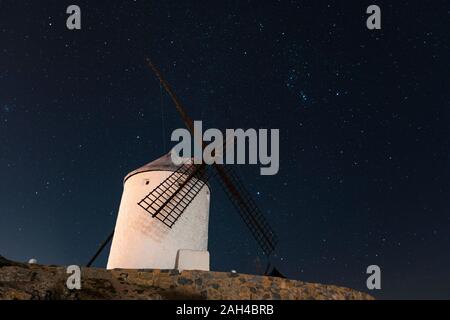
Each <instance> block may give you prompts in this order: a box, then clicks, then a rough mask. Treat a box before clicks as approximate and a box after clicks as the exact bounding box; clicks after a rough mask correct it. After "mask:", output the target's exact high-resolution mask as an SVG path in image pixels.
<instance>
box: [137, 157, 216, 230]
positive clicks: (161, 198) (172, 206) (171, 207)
mask: <svg viewBox="0 0 450 320" xmlns="http://www.w3.org/2000/svg"><path fill="white" fill-rule="evenodd" d="M207 173H208V172H207V170H206V166H205V165H195V164H191V163H184V164H182V165H181V166H180V167H179V168H178V169H177V170H176V171H174V172H173V173H172V174H171V175H170V176H169V177H168V178H167V179H165V180H164V181H163V182H161V183H160V184H159V185H158V186H157V187H156V188H155V189H153V190H152V191H151V192H150V193H148V194H147V196H145V198H143V199H142V200H141V201H139V202H138V205H139V206H140V207H141V208H143V209H144V210H145V211H147V212H148V213H149V214H150V215H151V216H152V217H153V218H156V219H158V220H160V221H161V222H162V223H164V224H165V225H166V226H168V227H169V228H172V227H173V225H174V224H175V222H177V220H178V219H179V218H180V216H181V215H182V214H183V212H184V211H185V210H186V208H187V207H188V206H189V204H190V203H191V202H192V201H193V200H194V198H195V197H196V196H197V195H198V194H199V192H200V191H201V190H202V188H203V187H204V186H205V184H206V183H207V180H208V178H209V175H208V174H207Z"/></svg>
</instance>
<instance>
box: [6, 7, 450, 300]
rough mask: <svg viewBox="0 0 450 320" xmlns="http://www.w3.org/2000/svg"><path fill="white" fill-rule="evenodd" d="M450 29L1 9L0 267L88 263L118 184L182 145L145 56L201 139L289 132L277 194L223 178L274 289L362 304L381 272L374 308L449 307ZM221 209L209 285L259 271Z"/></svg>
mask: <svg viewBox="0 0 450 320" xmlns="http://www.w3.org/2000/svg"><path fill="white" fill-rule="evenodd" d="M70 4H77V5H79V6H80V8H81V12H82V29H81V30H79V31H69V30H67V28H66V19H67V17H68V15H67V14H66V8H67V6H69V5H70ZM370 4H377V5H379V6H380V7H381V11H382V29H381V30H375V31H370V30H368V29H367V28H366V18H367V16H368V15H367V14H366V13H365V12H366V8H367V7H368V6H369V5H370ZM449 15H450V5H449V3H448V1H443V0H442V1H441V0H435V1H432V2H426V3H425V2H423V1H414V2H409V1H379V0H377V1H370V2H369V1H358V2H356V1H343V0H341V1H318V0H315V1H312V0H311V1H306V0H305V1H281V0H280V1H253V0H248V1H247V0H240V1H235V0H232V1H208V2H202V3H200V2H195V1H177V2H174V1H144V0H136V1H129V0H127V1H103V0H96V1H92V0H91V1H81V0H76V1H72V0H71V1H65V0H60V1H47V0H46V1H44V0H43V1H25V0H20V1H12V0H10V1H8V0H3V1H0V43H1V46H0V254H1V255H3V256H5V257H7V258H10V259H14V260H19V261H28V259H30V258H36V259H38V261H39V262H40V263H45V264H80V265H84V264H85V263H87V261H88V260H89V258H90V257H91V256H92V254H93V253H94V252H95V250H96V248H97V246H98V244H99V243H100V242H101V241H102V240H103V239H104V238H105V237H106V236H107V235H108V233H109V232H110V231H111V230H112V228H113V227H114V224H115V219H116V215H117V210H118V207H119V203H120V197H121V193H122V186H123V185H122V181H123V177H124V176H125V175H126V174H127V173H128V172H130V171H132V170H134V169H136V168H137V167H140V166H141V165H143V164H145V163H147V162H149V161H151V160H153V159H156V158H158V157H160V156H161V155H162V154H164V153H166V152H167V151H168V150H169V149H170V147H172V146H173V145H174V143H173V142H170V134H171V132H172V131H173V130H174V129H176V128H182V127H183V126H184V125H183V123H182V121H181V119H180V117H179V116H178V114H177V113H176V110H175V108H174V106H173V104H172V103H171V101H170V98H169V97H168V96H167V95H166V94H165V93H164V92H162V91H161V89H160V86H159V83H158V81H157V80H156V79H155V77H154V76H153V74H152V73H151V72H150V71H149V69H148V68H147V67H146V65H145V58H146V57H151V58H152V60H153V61H154V62H155V63H156V64H157V65H158V66H159V67H160V69H161V70H162V72H163V73H164V75H165V77H166V78H167V80H168V81H169V82H170V83H171V85H172V86H173V88H174V90H175V91H176V93H177V94H178V96H179V98H180V99H181V101H182V102H183V104H184V105H185V107H186V108H187V110H188V112H189V114H190V116H191V117H192V118H193V119H195V120H202V121H203V124H204V126H205V127H214V128H220V129H225V128H256V129H258V128H269V129H270V128H278V129H280V171H279V173H278V174H277V175H275V176H261V175H259V166H239V167H236V166H234V167H235V169H236V170H238V172H239V173H240V175H241V177H242V179H243V180H244V182H245V183H246V186H247V188H248V189H249V190H250V192H251V193H252V195H253V196H254V198H255V199H256V201H257V202H258V204H259V205H260V207H261V209H262V210H263V212H264V213H265V214H266V216H267V218H268V219H269V220H270V222H271V224H272V225H273V228H274V229H275V230H276V232H277V233H278V235H279V238H280V243H279V246H278V249H277V252H276V255H275V256H274V257H273V259H272V262H273V263H274V264H275V265H276V266H277V268H278V269H279V270H280V271H281V272H282V273H284V274H285V275H286V276H288V277H290V278H294V279H301V280H304V281H313V282H320V283H332V284H337V285H343V286H348V287H352V288H355V289H359V290H364V291H367V288H366V278H367V275H366V268H367V267H368V266H369V265H373V264H376V265H379V266H380V268H381V270H382V290H380V291H377V292H371V294H373V295H374V296H376V297H378V298H384V299H392V298H427V299H428V298H450V271H449V270H450V237H449V230H450V104H449V101H450V90H449V57H450V56H449V41H448V40H449V38H448V31H449V27H450V25H449V18H450V16H449ZM212 190H213V193H212V203H211V218H210V230H209V231H210V240H209V251H210V253H211V267H212V269H214V270H221V271H229V270H231V269H235V270H237V271H239V272H248V273H254V272H257V271H258V270H261V269H264V268H265V263H266V262H265V260H264V257H263V256H262V255H261V250H260V249H259V248H258V247H257V245H256V244H255V242H254V240H253V239H252V238H251V236H250V235H249V233H248V232H247V231H246V228H245V226H244V224H243V223H242V222H241V221H240V218H239V216H238V215H237V214H236V212H235V211H234V209H233V208H232V206H231V204H230V203H229V202H228V200H227V199H226V197H225V196H224V194H223V192H222V190H221V189H220V187H218V186H217V185H214V184H213V185H212ZM107 253H108V250H105V252H104V253H103V254H102V255H101V256H100V258H99V259H98V261H97V262H96V266H98V267H104V266H105V263H106V259H107Z"/></svg>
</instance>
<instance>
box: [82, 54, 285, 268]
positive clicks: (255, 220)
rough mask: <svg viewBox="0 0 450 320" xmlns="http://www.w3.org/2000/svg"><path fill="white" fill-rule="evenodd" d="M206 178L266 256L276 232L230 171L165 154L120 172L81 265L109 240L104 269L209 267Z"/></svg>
mask: <svg viewBox="0 0 450 320" xmlns="http://www.w3.org/2000/svg"><path fill="white" fill-rule="evenodd" d="M147 63H148V66H149V68H150V69H151V70H152V71H153V72H154V74H155V75H156V77H157V78H158V80H159V81H160V84H161V85H162V87H164V89H165V90H166V92H167V93H168V94H169V96H170V97H171V99H172V101H173V102H174V104H175V107H176V109H177V111H178V113H179V114H180V116H181V118H182V120H183V122H184V123H185V125H186V127H187V128H188V130H189V131H190V132H191V133H192V134H193V131H194V122H193V121H192V119H191V118H190V117H189V116H188V115H187V113H186V110H185V108H184V107H183V106H182V104H181V102H180V101H179V99H178V97H177V96H176V94H175V92H174V91H173V90H172V88H171V87H170V86H169V84H168V83H167V81H166V80H165V79H164V77H163V75H162V74H161V72H160V71H159V69H158V68H157V67H156V66H155V65H154V64H153V63H152V62H151V61H150V60H147ZM225 148H226V145H225V146H224V149H225ZM212 178H214V179H217V180H218V181H219V183H220V185H221V186H222V187H223V189H224V191H225V193H226V195H227V196H228V198H229V200H230V201H231V202H232V204H233V205H234V207H235V209H236V211H237V212H238V213H239V215H240V216H241V218H242V220H243V221H244V223H245V225H246V226H247V228H248V229H249V231H250V233H251V235H252V236H253V238H254V239H255V240H256V242H257V243H258V245H259V246H260V247H261V249H262V251H263V253H264V254H265V255H266V256H267V257H270V255H271V254H272V253H273V251H274V250H275V247H276V244H277V236H276V234H275V232H274V231H273V229H272V227H271V226H270V225H269V223H268V221H267V220H266V218H265V217H264V215H263V214H262V212H261V210H260V209H259V207H258V206H257V204H256V202H255V201H254V199H253V198H252V196H251V195H250V193H249V192H248V190H247V189H246V188H245V186H244V185H243V183H242V182H241V179H240V178H239V176H238V175H237V174H236V172H235V171H234V170H233V169H232V168H231V167H229V166H225V165H222V164H216V163H215V164H213V165H211V166H207V165H205V164H204V163H203V164H195V163H194V162H193V161H192V159H183V161H182V163H181V164H180V165H175V164H173V163H172V161H171V159H170V154H167V155H165V156H163V157H161V158H159V159H157V160H155V161H153V162H151V163H149V164H147V165H145V166H143V167H141V168H139V169H137V170H135V171H133V172H131V173H130V174H128V175H127V176H126V177H125V179H124V192H123V195H122V201H121V205H120V208H119V214H118V218H117V222H116V227H115V230H114V231H113V232H112V233H111V234H110V235H109V236H108V238H107V239H106V240H105V241H104V242H103V243H102V245H101V246H100V248H99V249H98V251H97V252H96V254H95V255H94V256H93V257H92V259H91V260H90V261H89V263H88V265H87V266H90V265H91V264H92V263H93V262H94V260H95V259H96V258H97V256H98V255H99V254H100V252H101V251H102V250H103V249H104V247H105V246H106V245H107V244H108V243H109V242H110V241H111V240H113V242H112V245H111V251H110V256H109V259H108V267H107V268H108V269H114V268H133V269H139V268H159V269H174V268H177V269H199V270H209V253H208V251H207V239H208V221H209V195H210V189H209V184H208V181H209V180H210V179H212Z"/></svg>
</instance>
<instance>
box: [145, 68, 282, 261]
mask: <svg viewBox="0 0 450 320" xmlns="http://www.w3.org/2000/svg"><path fill="white" fill-rule="evenodd" d="M147 64H148V66H149V68H150V69H151V70H152V71H153V72H154V73H155V75H156V77H157V78H158V80H159V81H160V83H161V85H162V86H163V87H164V89H165V90H166V91H167V93H168V94H169V96H170V97H171V99H172V101H173V103H174V104H175V108H176V109H177V111H178V113H179V114H180V116H181V118H182V119H183V122H184V123H185V125H186V127H187V128H188V129H189V131H190V132H191V133H192V134H193V131H194V122H193V121H192V119H191V118H190V117H189V116H188V114H187V112H186V110H185V108H184V107H183V105H182V104H181V102H180V100H179V99H178V97H177V95H176V94H175V92H174V91H173V90H172V88H171V86H170V85H169V83H168V82H167V81H166V80H165V79H164V77H163V75H162V73H161V72H160V71H159V69H158V68H157V67H156V66H155V65H154V64H153V63H152V62H151V60H150V59H147ZM203 147H204V146H203ZM214 168H215V169H216V173H217V175H218V178H219V181H220V182H221V185H222V186H223V187H224V190H225V192H226V194H227V195H228V197H229V198H230V200H231V202H232V203H233V204H234V206H235V208H236V210H237V211H238V212H239V214H240V215H241V217H242V219H243V220H244V222H245V224H246V225H247V227H248V228H249V229H250V232H251V234H252V235H253V237H254V238H255V239H256V241H257V242H258V244H259V245H260V246H261V248H262V250H263V251H264V253H265V254H266V255H267V256H269V255H270V254H271V253H272V252H273V251H274V250H275V247H276V244H277V242H278V240H277V237H276V235H275V233H274V231H273V230H272V228H271V227H270V226H269V224H268V222H267V220H266V219H265V217H264V215H263V214H262V212H261V210H260V209H259V208H258V206H257V205H256V202H255V201H254V200H253V198H252V197H251V195H250V193H249V192H248V191H247V189H246V188H245V187H244V185H243V183H242V182H241V181H240V179H239V178H238V176H237V175H236V174H235V173H234V172H233V171H232V170H231V169H230V168H229V167H225V166H224V165H220V164H215V165H214Z"/></svg>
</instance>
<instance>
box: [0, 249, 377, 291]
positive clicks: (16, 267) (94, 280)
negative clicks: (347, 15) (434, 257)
mask: <svg viewBox="0 0 450 320" xmlns="http://www.w3.org/2000/svg"><path fill="white" fill-rule="evenodd" d="M66 272H67V268H66V267H63V266H44V265H37V264H26V263H19V262H13V261H9V260H7V259H5V258H3V257H1V256H0V300H5V299H6V300H97V299H101V300H105V299H113V300H130V299H133V300H134V299H139V300H142V299H146V300H168V299H189V300H191V299H195V300H217V299H225V300H234V299H243V300H261V299H268V300H272V299H288V300H354V299H356V300H372V299H373V298H372V297H371V296H370V295H368V294H366V293H362V292H359V291H355V290H352V289H348V288H344V287H338V286H334V285H323V284H315V283H306V282H302V281H296V280H288V279H281V278H275V277H266V276H257V275H247V274H239V273H228V272H211V271H182V272H179V271H178V270H156V269H145V270H124V269H123V270H122V269H120V270H119V269H117V270H111V271H109V270H105V269H97V268H82V269H81V289H80V290H69V289H68V288H67V286H66V282H67V279H68V277H69V276H70V274H68V273H66Z"/></svg>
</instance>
